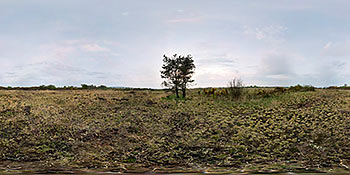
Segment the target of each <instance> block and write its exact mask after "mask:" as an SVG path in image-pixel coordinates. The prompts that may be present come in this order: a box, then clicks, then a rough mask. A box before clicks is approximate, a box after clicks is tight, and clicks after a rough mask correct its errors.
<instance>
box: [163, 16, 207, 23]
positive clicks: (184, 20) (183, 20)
mask: <svg viewBox="0 0 350 175" xmlns="http://www.w3.org/2000/svg"><path fill="white" fill-rule="evenodd" d="M202 19H203V18H201V17H189V18H177V19H169V20H166V23H171V24H176V23H193V22H199V21H201V20H202Z"/></svg>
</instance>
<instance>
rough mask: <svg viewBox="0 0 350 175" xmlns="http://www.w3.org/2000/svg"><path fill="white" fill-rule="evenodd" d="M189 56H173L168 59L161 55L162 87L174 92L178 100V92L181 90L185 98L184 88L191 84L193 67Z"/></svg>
mask: <svg viewBox="0 0 350 175" xmlns="http://www.w3.org/2000/svg"><path fill="white" fill-rule="evenodd" d="M193 62H194V61H193V58H192V56H191V55H187V56H181V55H177V54H175V55H173V56H172V57H168V56H166V55H163V66H162V70H161V71H160V72H161V77H162V78H163V79H165V81H164V82H163V83H162V85H163V86H165V87H169V88H172V89H173V90H174V91H175V94H176V98H179V90H180V89H181V90H182V96H183V97H186V88H187V86H188V85H189V83H192V82H193V81H194V80H192V79H191V78H192V75H193V73H194V69H195V65H194V63H193Z"/></svg>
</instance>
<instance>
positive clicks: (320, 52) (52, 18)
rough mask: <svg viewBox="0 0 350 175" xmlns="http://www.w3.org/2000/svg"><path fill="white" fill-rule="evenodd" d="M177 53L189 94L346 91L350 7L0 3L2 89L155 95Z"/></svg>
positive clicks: (222, 1)
mask: <svg viewBox="0 0 350 175" xmlns="http://www.w3.org/2000/svg"><path fill="white" fill-rule="evenodd" d="M175 53H177V54H181V55H187V54H191V55H193V57H194V60H195V65H196V67H197V68H196V73H195V75H194V79H195V87H207V86H226V85H227V83H228V81H229V80H230V79H232V78H233V77H240V78H241V79H242V80H243V82H244V84H245V85H270V86H273V85H280V86H286V85H295V84H298V83H299V84H304V85H315V86H330V85H343V84H345V83H348V84H350V1H349V0H307V1H306V0H288V1H287V0H0V61H1V62H0V86H33V85H42V84H54V85H56V86H64V85H76V86H77V85H80V84H82V83H87V84H96V85H100V84H104V85H108V86H129V87H152V88H160V87H161V86H160V84H161V82H162V80H161V78H160V68H161V65H162V55H163V54H167V55H172V54H175Z"/></svg>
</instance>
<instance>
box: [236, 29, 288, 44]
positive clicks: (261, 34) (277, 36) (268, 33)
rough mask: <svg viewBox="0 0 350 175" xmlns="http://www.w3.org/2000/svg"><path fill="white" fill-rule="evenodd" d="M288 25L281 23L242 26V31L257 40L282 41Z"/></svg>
mask: <svg viewBox="0 0 350 175" xmlns="http://www.w3.org/2000/svg"><path fill="white" fill-rule="evenodd" d="M287 30H288V27H285V26H282V25H268V26H262V27H250V26H243V33H244V34H245V35H248V36H253V37H254V38H255V39H257V40H268V41H283V40H284V38H283V37H284V33H285V31H287Z"/></svg>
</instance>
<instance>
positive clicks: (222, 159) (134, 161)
mask: <svg viewBox="0 0 350 175" xmlns="http://www.w3.org/2000/svg"><path fill="white" fill-rule="evenodd" d="M244 91H245V92H244V93H245V94H246V95H245V96H244V97H242V98H240V99H235V100H232V99H227V98H226V97H221V96H216V95H215V94H214V95H205V94H203V93H202V92H203V90H200V89H192V90H190V92H189V95H188V98H187V99H174V98H173V96H172V95H171V94H170V93H168V92H164V91H162V90H154V91H151V90H142V91H140V90H61V91H49V90H47V91H21V90H1V91H0V162H1V163H0V164H3V165H5V164H6V165H11V164H13V163H16V162H17V163H26V162H27V163H33V162H37V163H38V164H40V165H41V166H48V167H59V166H62V167H73V168H74V167H76V168H82V167H86V168H118V167H119V168H121V169H125V168H128V167H129V166H138V167H146V168H154V167H177V166H179V167H192V168H193V167H226V168H231V167H234V168H245V167H250V168H252V169H253V168H254V166H257V167H259V166H265V165H268V166H269V167H274V168H277V169H290V170H295V169H298V168H299V169H300V168H305V167H318V168H320V167H329V168H334V167H339V168H346V166H349V165H350V91H347V90H324V89H317V90H316V91H308V92H291V91H288V92H285V91H280V92H276V93H268V92H273V91H274V90H273V89H266V90H262V89H259V88H257V89H254V88H250V89H248V88H247V89H244ZM38 164H37V165H38Z"/></svg>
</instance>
